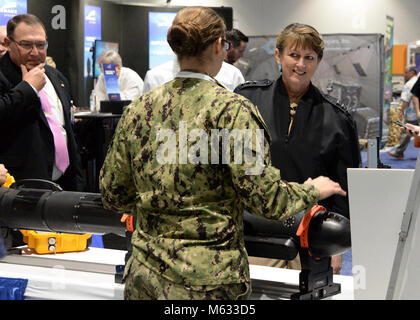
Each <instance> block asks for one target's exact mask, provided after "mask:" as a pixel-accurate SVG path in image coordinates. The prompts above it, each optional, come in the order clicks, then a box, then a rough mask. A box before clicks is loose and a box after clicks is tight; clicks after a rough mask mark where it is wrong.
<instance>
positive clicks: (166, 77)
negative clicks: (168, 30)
mask: <svg viewBox="0 0 420 320" xmlns="http://www.w3.org/2000/svg"><path fill="white" fill-rule="evenodd" d="M179 71H180V67H179V63H178V59H173V60H170V61H168V62H165V63H163V64H161V65H159V66H156V67H154V68H153V69H150V70H149V71H147V73H146V76H145V77H144V87H143V93H146V92H147V91H149V90H151V89H153V88H156V87H158V86H160V85H162V84H164V83H166V82H169V81H171V80H173V79H174V78H175V75H176V74H177V73H178V72H179ZM215 78H216V80H217V81H218V82H219V83H220V84H221V85H223V86H224V87H225V88H226V89H228V90H230V91H233V90H235V88H236V87H237V86H238V85H240V84H241V83H244V82H245V79H244V76H243V75H242V73H241V71H240V70H239V69H238V68H236V67H235V66H232V65H231V64H229V63H226V62H224V61H223V64H222V67H221V68H220V71H219V73H218V74H217V75H216V77H215Z"/></svg>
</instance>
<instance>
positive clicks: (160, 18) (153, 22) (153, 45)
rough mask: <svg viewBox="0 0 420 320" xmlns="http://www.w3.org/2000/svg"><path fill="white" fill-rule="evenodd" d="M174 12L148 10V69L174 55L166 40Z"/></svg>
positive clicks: (170, 58) (171, 58)
mask: <svg viewBox="0 0 420 320" xmlns="http://www.w3.org/2000/svg"><path fill="white" fill-rule="evenodd" d="M176 14H177V13H176V12H149V69H151V68H153V67H156V66H158V65H160V64H162V63H165V62H166V61H169V60H173V59H174V58H175V57H176V56H175V54H174V53H173V51H172V49H171V47H170V46H169V44H168V41H167V40H166V37H167V33H168V29H169V28H170V26H171V25H172V21H173V20H174V18H175V16H176Z"/></svg>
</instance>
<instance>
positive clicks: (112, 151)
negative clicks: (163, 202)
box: [99, 106, 136, 214]
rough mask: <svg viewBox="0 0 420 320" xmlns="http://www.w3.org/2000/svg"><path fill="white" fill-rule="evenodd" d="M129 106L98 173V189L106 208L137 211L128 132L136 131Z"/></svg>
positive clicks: (119, 210)
mask: <svg viewBox="0 0 420 320" xmlns="http://www.w3.org/2000/svg"><path fill="white" fill-rule="evenodd" d="M130 109H131V108H130V106H129V107H127V108H125V110H124V113H123V115H122V117H121V119H120V121H119V122H118V125H117V127H116V129H115V133H114V137H113V139H112V141H111V143H110V145H109V148H108V153H107V156H106V158H105V161H104V164H103V166H102V168H101V172H100V175H99V189H100V191H101V195H102V202H103V205H104V207H105V208H107V209H112V210H115V211H118V212H121V213H127V214H135V212H134V210H135V197H136V188H135V184H134V180H133V176H132V172H131V170H132V169H131V160H130V159H131V156H130V151H129V145H128V137H127V134H130V133H131V132H133V128H132V127H133V123H134V121H133V119H132V116H131V115H130Z"/></svg>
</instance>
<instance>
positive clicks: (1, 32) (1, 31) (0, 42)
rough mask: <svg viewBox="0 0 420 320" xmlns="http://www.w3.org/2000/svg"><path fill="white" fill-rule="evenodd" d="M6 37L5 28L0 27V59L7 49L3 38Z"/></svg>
mask: <svg viewBox="0 0 420 320" xmlns="http://www.w3.org/2000/svg"><path fill="white" fill-rule="evenodd" d="M6 36H7V31H6V26H0V58H1V57H3V56H4V55H5V54H6V51H7V47H6V46H5V44H4V38H6Z"/></svg>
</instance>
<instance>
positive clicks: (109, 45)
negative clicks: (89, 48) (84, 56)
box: [93, 40, 119, 78]
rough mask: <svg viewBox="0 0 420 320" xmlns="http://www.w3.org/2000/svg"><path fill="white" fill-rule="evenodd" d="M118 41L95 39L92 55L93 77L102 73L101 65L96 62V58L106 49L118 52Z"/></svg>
mask: <svg viewBox="0 0 420 320" xmlns="http://www.w3.org/2000/svg"><path fill="white" fill-rule="evenodd" d="M118 47H119V45H118V43H117V42H109V41H103V40H95V55H94V60H93V61H94V63H95V68H94V69H93V77H94V78H97V77H99V75H100V74H101V73H102V71H101V67H100V66H99V63H98V58H99V56H100V55H101V53H102V52H104V51H106V50H114V51H116V52H118Z"/></svg>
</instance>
